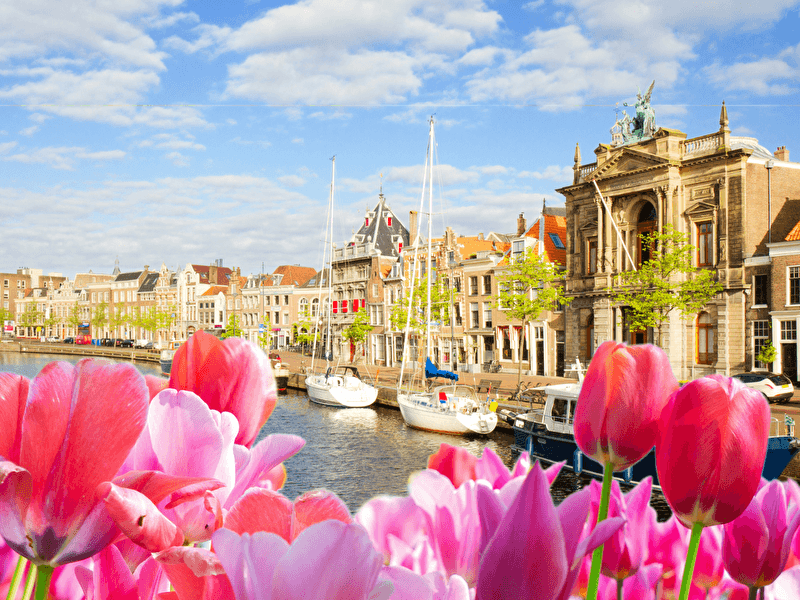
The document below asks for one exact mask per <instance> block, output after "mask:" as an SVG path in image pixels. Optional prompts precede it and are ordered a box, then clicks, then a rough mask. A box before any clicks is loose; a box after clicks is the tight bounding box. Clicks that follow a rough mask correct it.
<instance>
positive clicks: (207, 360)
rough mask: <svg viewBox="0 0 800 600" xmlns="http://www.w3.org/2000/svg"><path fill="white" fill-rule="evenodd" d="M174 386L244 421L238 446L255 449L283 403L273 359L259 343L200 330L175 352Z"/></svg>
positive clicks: (172, 382)
mask: <svg viewBox="0 0 800 600" xmlns="http://www.w3.org/2000/svg"><path fill="white" fill-rule="evenodd" d="M169 387H170V388H173V389H176V390H189V391H192V392H194V393H195V394H197V395H198V396H200V397H201V398H202V399H203V401H204V402H205V403H206V404H208V406H209V408H211V409H213V410H217V411H219V412H230V413H232V414H233V415H234V416H236V419H237V420H238V421H239V433H238V435H237V436H236V443H237V444H241V445H243V446H247V447H250V446H251V445H252V444H253V442H254V441H255V439H256V436H257V435H258V432H259V431H260V429H261V427H262V425H264V423H266V421H267V419H269V416H270V414H272V410H273V409H274V408H275V403H276V402H277V397H278V396H277V394H278V392H277V388H276V386H275V377H274V376H273V374H272V367H271V366H270V364H269V360H268V359H267V356H266V355H265V354H264V353H263V352H262V351H261V349H259V348H258V346H256V345H255V344H252V343H251V342H247V341H245V340H242V339H238V338H228V339H226V340H225V341H221V340H219V339H217V338H216V337H215V336H213V335H211V334H209V333H205V332H203V331H198V332H197V333H195V334H194V335H193V336H192V337H191V338H189V340H188V341H187V342H186V343H185V344H183V345H182V346H181V347H180V348H178V350H177V351H176V352H175V357H174V358H173V359H172V369H171V371H170V376H169Z"/></svg>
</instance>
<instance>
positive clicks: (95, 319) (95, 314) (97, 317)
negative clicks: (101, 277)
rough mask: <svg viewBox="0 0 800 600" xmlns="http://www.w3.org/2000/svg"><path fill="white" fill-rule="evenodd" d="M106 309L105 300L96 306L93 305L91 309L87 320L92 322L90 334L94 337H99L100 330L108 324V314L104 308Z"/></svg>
mask: <svg viewBox="0 0 800 600" xmlns="http://www.w3.org/2000/svg"><path fill="white" fill-rule="evenodd" d="M107 309H108V304H106V303H105V302H101V303H100V304H98V305H97V306H95V307H94V310H93V311H92V318H91V319H89V322H90V323H91V324H92V335H93V337H95V338H99V337H100V332H101V330H102V329H103V327H105V326H106V325H107V324H108V314H107V313H106V310H107Z"/></svg>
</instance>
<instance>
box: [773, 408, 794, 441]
mask: <svg viewBox="0 0 800 600" xmlns="http://www.w3.org/2000/svg"><path fill="white" fill-rule="evenodd" d="M794 432H795V429H794V419H793V418H792V417H790V416H789V415H787V414H784V415H783V419H779V418H778V417H772V419H771V420H770V425H769V436H770V437H776V436H784V435H788V436H790V437H794V435H795V433H794Z"/></svg>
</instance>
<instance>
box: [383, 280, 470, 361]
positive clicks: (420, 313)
mask: <svg viewBox="0 0 800 600" xmlns="http://www.w3.org/2000/svg"><path fill="white" fill-rule="evenodd" d="M437 283H438V282H437ZM453 296H454V291H453V290H452V289H444V288H443V286H441V285H437V284H436V283H432V284H431V322H432V324H435V323H449V322H450V306H451V304H452V302H453ZM409 299H411V295H410V294H408V295H407V294H405V293H404V295H403V296H402V297H401V298H400V299H398V300H397V302H396V303H395V304H394V306H393V307H392V312H391V313H390V314H389V322H390V323H391V325H392V327H393V328H394V329H395V331H405V329H406V323H408V325H409V334H411V333H416V334H418V335H420V336H421V335H422V334H424V333H425V315H426V309H427V307H428V277H427V276H425V277H421V278H420V279H419V281H418V282H417V284H416V285H415V288H414V294H413V305H412V307H411V319H410V320H408V307H409ZM410 343H411V344H412V347H413V342H410ZM426 352H430V350H426ZM423 356H425V352H422V353H420V354H419V355H418V357H419V358H422V357H423Z"/></svg>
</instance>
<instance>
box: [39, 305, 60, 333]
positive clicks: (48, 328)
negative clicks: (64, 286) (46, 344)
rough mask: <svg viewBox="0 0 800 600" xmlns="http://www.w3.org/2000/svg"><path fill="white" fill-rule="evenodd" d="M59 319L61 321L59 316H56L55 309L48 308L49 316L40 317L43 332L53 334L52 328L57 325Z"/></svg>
mask: <svg viewBox="0 0 800 600" xmlns="http://www.w3.org/2000/svg"><path fill="white" fill-rule="evenodd" d="M60 321H61V319H59V318H58V317H57V316H56V313H55V310H54V309H51V310H50V316H49V317H44V318H43V319H42V325H44V332H45V335H47V334H48V333H49V334H50V335H52V334H53V328H54V327H55V326H56V325H58V324H59V322H60Z"/></svg>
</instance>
